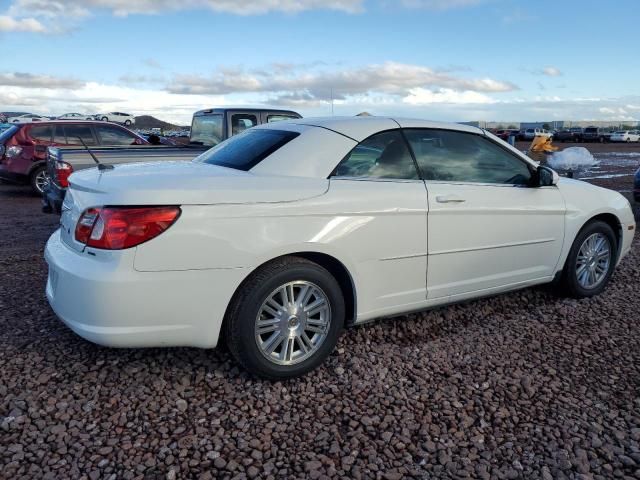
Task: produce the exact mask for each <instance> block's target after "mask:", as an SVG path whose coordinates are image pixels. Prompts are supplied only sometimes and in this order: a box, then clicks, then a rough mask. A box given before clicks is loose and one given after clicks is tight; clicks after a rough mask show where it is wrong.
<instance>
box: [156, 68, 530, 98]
mask: <svg viewBox="0 0 640 480" xmlns="http://www.w3.org/2000/svg"><path fill="white" fill-rule="evenodd" d="M427 87H437V88H447V89H451V90H457V91H475V92H484V93H499V92H509V91H512V90H517V89H518V87H517V86H516V85H514V84H512V83H510V82H504V81H499V80H495V79H492V78H466V77H461V76H456V75H453V74H450V73H447V72H443V71H438V70H434V69H431V68H429V67H425V66H421V65H408V64H402V63H397V62H385V63H383V64H374V65H366V66H362V67H351V68H342V69H339V70H326V69H317V68H315V69H314V68H292V70H290V71H286V70H279V69H269V70H265V69H262V70H255V71H252V72H248V71H246V70H244V69H242V68H222V69H219V70H218V71H217V72H215V73H213V74H212V75H210V76H202V75H178V76H176V77H175V78H174V80H173V81H172V82H171V83H170V85H169V86H168V90H169V91H170V92H172V93H179V94H213V95H224V94H230V93H246V92H269V93H272V94H278V95H276V97H275V98H276V99H278V98H279V97H280V95H284V96H285V97H287V96H290V95H292V94H295V95H297V98H298V99H300V98H305V97H306V98H307V99H308V100H310V101H311V100H329V99H330V98H332V97H333V98H334V99H338V100H344V99H346V98H348V97H351V96H354V95H362V94H367V93H370V92H378V93H385V94H389V95H399V96H406V95H407V94H408V93H409V92H410V91H411V90H412V89H415V88H427Z"/></svg>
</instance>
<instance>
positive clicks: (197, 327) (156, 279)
mask: <svg viewBox="0 0 640 480" xmlns="http://www.w3.org/2000/svg"><path fill="white" fill-rule="evenodd" d="M135 250H136V249H135V248H133V249H128V250H121V251H118V252H106V251H103V252H94V254H96V253H98V254H96V255H95V256H92V255H90V254H89V253H87V252H78V251H75V250H72V249H71V248H70V247H68V246H67V245H66V244H65V243H64V242H63V241H62V240H61V237H60V231H59V230H58V231H56V232H55V233H54V234H53V235H52V236H51V238H49V241H48V242H47V246H46V250H45V259H46V261H47V264H48V265H49V276H48V279H47V286H46V295H47V300H48V301H49V304H50V305H51V307H52V308H53V310H54V312H55V313H56V315H57V316H58V317H59V318H60V319H61V320H62V321H63V322H64V323H65V324H66V325H67V326H69V328H71V330H73V331H74V332H75V333H77V334H78V335H80V336H81V337H83V338H85V339H87V340H89V341H91V342H94V343H97V344H100V345H105V346H110V347H163V346H166V347H169V346H190V347H202V348H210V347H215V346H216V344H217V342H218V335H219V332H220V327H221V325H222V320H223V318H224V314H225V311H226V308H227V305H228V303H229V300H230V299H231V297H232V295H233V293H234V291H235V289H236V288H237V285H239V283H240V282H241V281H242V278H243V276H244V270H243V269H208V270H186V271H166V272H139V271H136V270H135V269H134V268H133V263H134V262H133V260H134V257H135V253H136V252H135Z"/></svg>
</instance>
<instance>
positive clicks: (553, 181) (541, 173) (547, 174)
mask: <svg viewBox="0 0 640 480" xmlns="http://www.w3.org/2000/svg"><path fill="white" fill-rule="evenodd" d="M536 173H537V175H536V176H537V177H538V182H537V185H536V186H538V187H551V186H552V185H557V184H558V182H559V181H560V175H558V174H557V172H556V171H555V170H553V169H551V168H549V167H545V166H542V165H540V166H539V167H538V170H537V172H536Z"/></svg>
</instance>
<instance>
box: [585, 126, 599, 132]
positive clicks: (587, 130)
mask: <svg viewBox="0 0 640 480" xmlns="http://www.w3.org/2000/svg"><path fill="white" fill-rule="evenodd" d="M597 131H598V129H597V128H593V127H591V128H585V129H584V132H585V133H594V132H597Z"/></svg>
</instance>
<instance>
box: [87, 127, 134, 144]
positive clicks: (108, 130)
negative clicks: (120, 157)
mask: <svg viewBox="0 0 640 480" xmlns="http://www.w3.org/2000/svg"><path fill="white" fill-rule="evenodd" d="M95 128H96V133H97V134H98V140H99V141H100V144H101V145H134V144H135V143H136V140H137V138H136V137H135V136H134V135H133V134H132V133H129V132H127V131H126V130H123V129H121V128H118V127H114V126H111V125H104V126H102V125H101V126H99V127H95Z"/></svg>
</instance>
